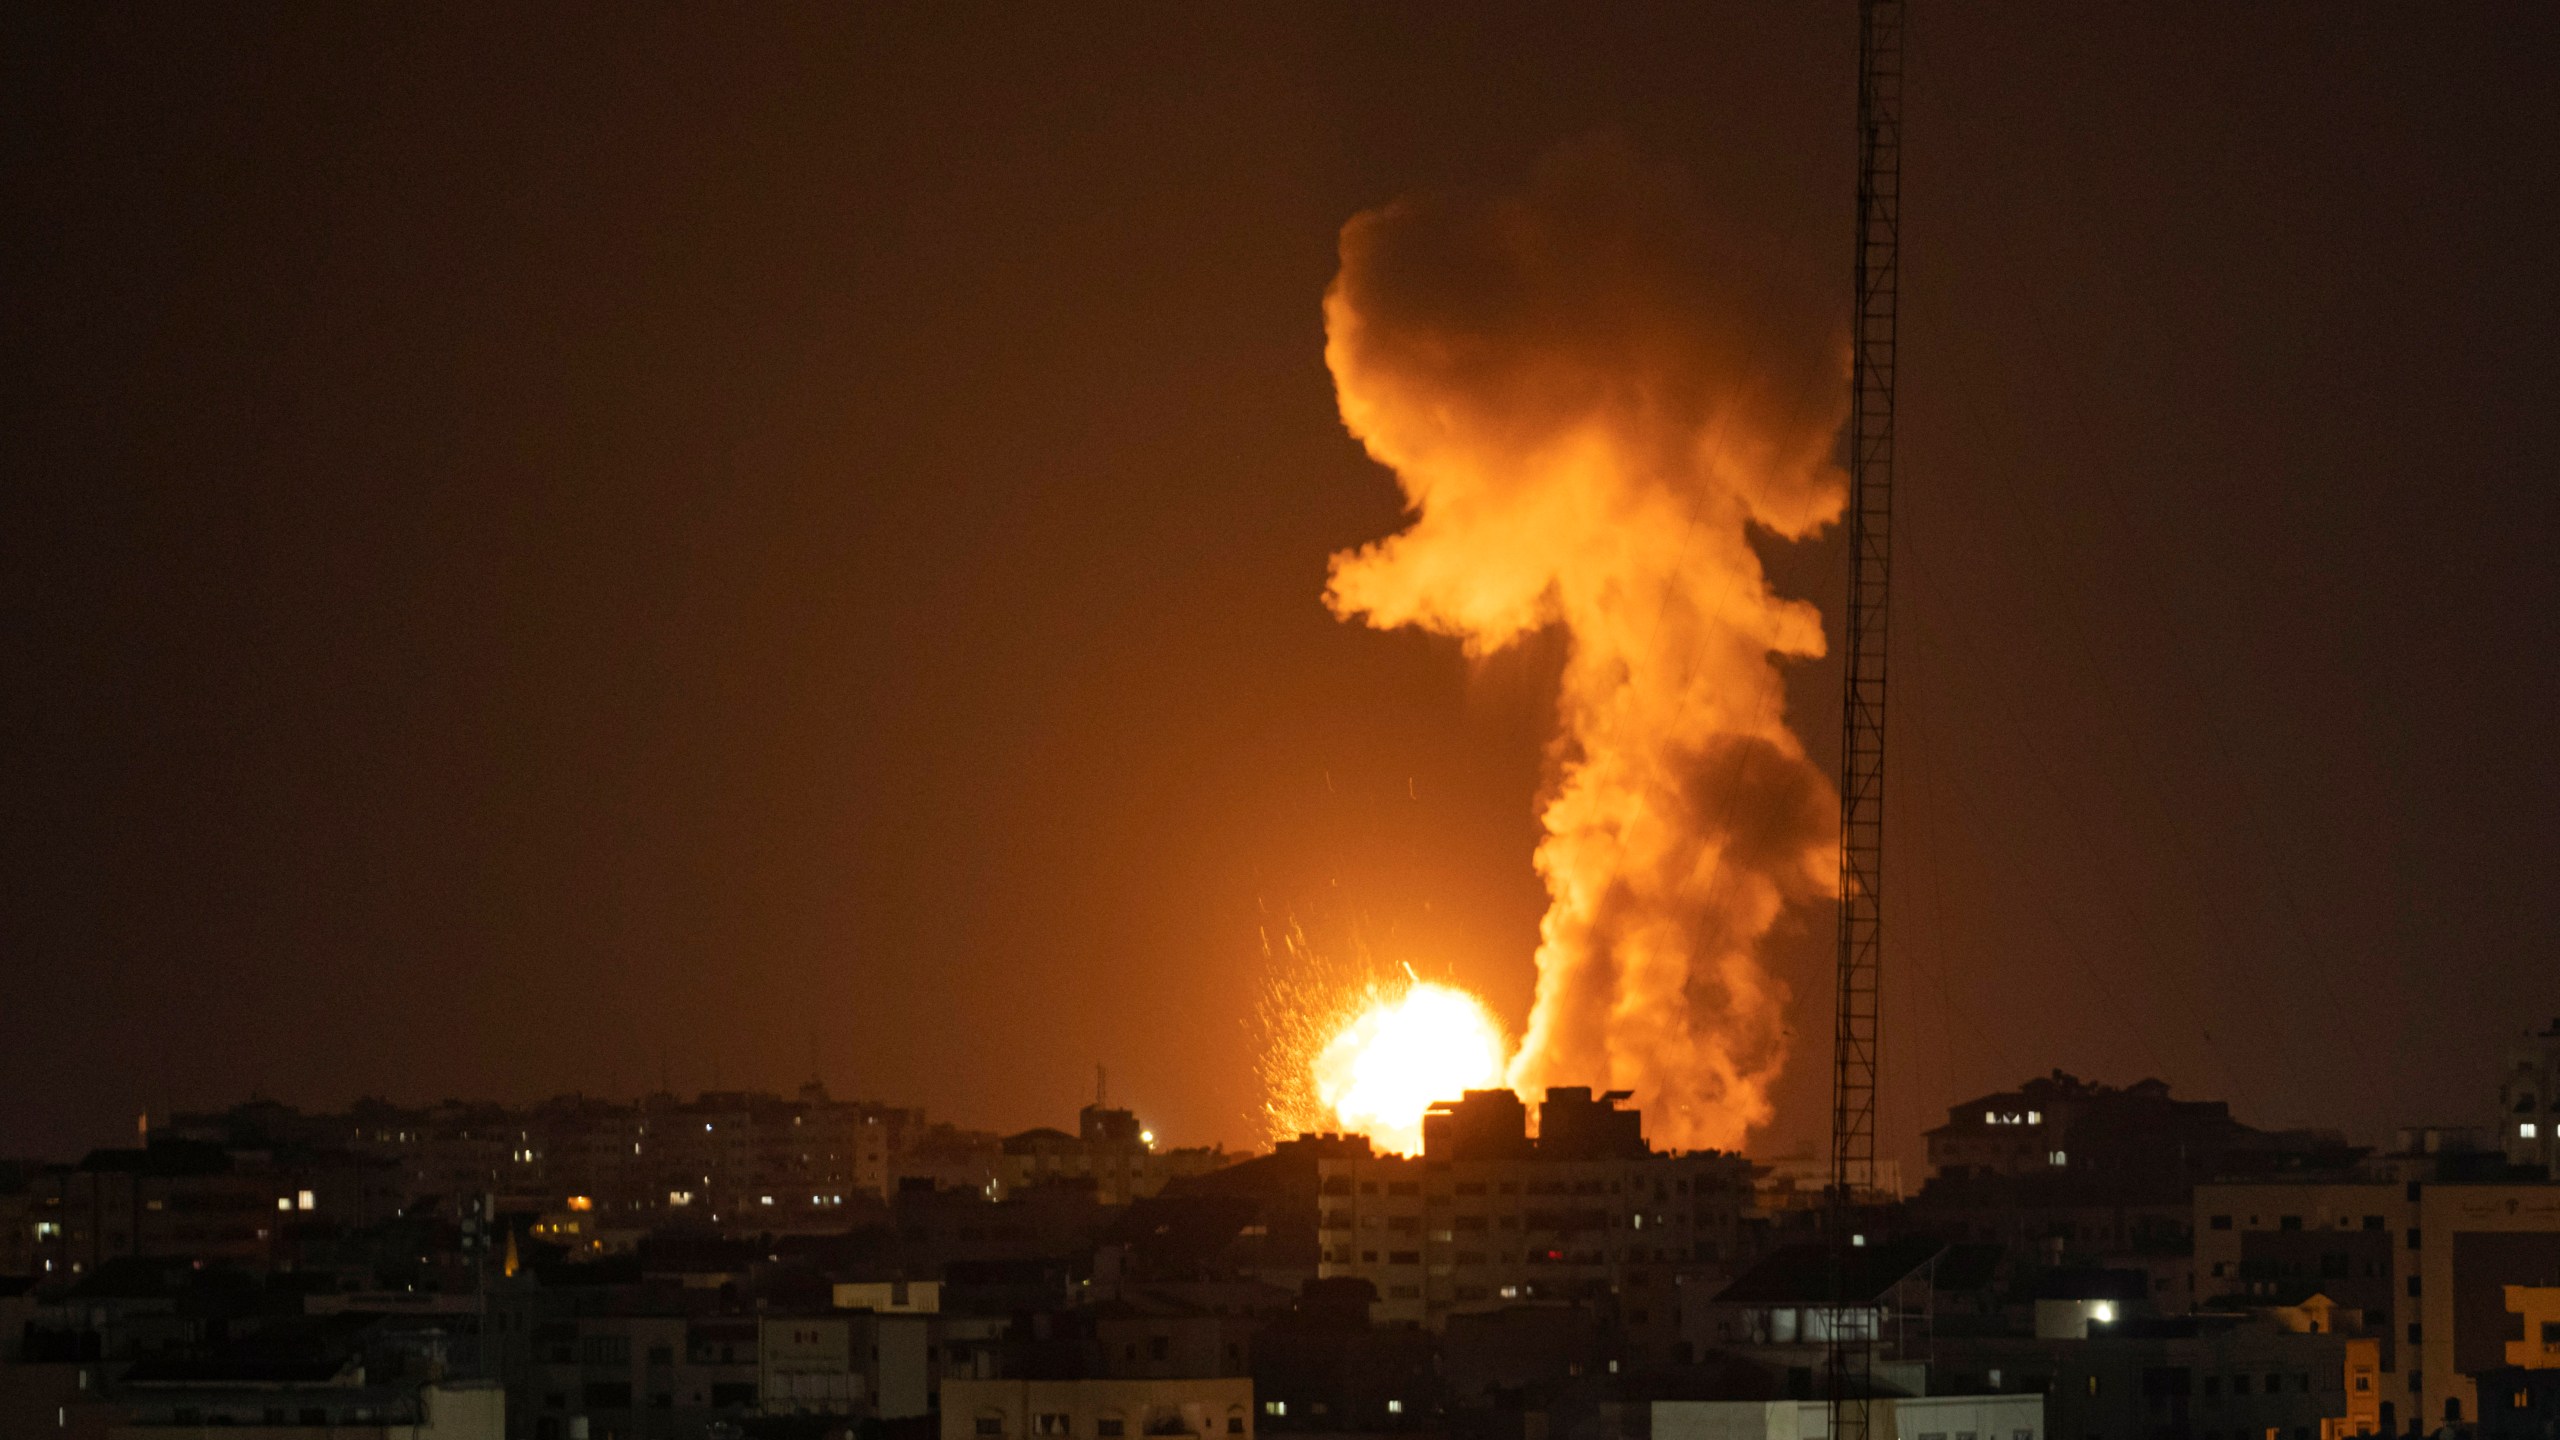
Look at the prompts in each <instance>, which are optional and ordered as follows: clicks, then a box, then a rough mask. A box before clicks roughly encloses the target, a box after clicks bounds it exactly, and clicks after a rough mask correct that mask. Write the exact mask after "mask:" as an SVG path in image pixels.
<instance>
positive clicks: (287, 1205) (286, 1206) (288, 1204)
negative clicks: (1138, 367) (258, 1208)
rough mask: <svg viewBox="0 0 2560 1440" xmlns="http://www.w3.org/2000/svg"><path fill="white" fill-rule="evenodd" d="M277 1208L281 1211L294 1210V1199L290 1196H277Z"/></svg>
mask: <svg viewBox="0 0 2560 1440" xmlns="http://www.w3.org/2000/svg"><path fill="white" fill-rule="evenodd" d="M276 1208H277V1209H279V1210H290V1209H292V1208H293V1197H292V1196H290V1195H279V1196H277V1197H276Z"/></svg>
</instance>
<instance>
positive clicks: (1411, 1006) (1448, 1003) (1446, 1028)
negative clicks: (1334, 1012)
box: [1315, 980, 1507, 1155]
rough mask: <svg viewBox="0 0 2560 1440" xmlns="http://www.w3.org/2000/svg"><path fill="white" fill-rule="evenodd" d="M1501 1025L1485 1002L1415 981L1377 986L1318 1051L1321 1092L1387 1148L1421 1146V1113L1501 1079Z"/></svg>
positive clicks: (1343, 1119)
mask: <svg viewBox="0 0 2560 1440" xmlns="http://www.w3.org/2000/svg"><path fill="white" fill-rule="evenodd" d="M1506 1049H1507V1047H1506V1046H1505V1044H1504V1043H1503V1035H1502V1026H1501V1024H1500V1022H1498V1021H1496V1020H1495V1019H1494V1018H1493V1015H1492V1013H1491V1012H1490V1011H1488V1010H1486V1009H1485V1008H1484V1002H1483V1001H1481V1000H1478V999H1477V998H1476V997H1474V996H1473V995H1470V994H1468V993H1467V992H1466V991H1464V990H1460V989H1458V988H1456V987H1454V986H1450V985H1441V984H1437V983H1435V982H1433V981H1429V980H1416V981H1413V982H1411V983H1410V984H1408V985H1407V986H1406V987H1405V989H1404V992H1403V993H1402V994H1398V995H1383V994H1377V993H1376V992H1374V991H1373V992H1372V999H1371V1001H1370V1004H1369V1006H1368V1008H1367V1009H1365V1010H1363V1011H1361V1012H1360V1013H1359V1014H1358V1015H1357V1016H1356V1017H1354V1018H1353V1019H1352V1021H1351V1023H1350V1024H1348V1025H1345V1026H1344V1027H1342V1029H1341V1030H1340V1031H1338V1032H1337V1033H1336V1034H1335V1035H1334V1037H1333V1039H1332V1041H1331V1042H1330V1043H1328V1044H1327V1045H1326V1046H1325V1047H1324V1050H1323V1052H1322V1053H1320V1054H1318V1055H1317V1056H1316V1058H1315V1088H1316V1096H1317V1098H1318V1099H1319V1100H1321V1101H1322V1102H1323V1103H1324V1106H1325V1108H1326V1109H1327V1110H1329V1111H1331V1112H1332V1113H1333V1115H1334V1117H1335V1118H1336V1119H1337V1120H1338V1121H1339V1122H1340V1123H1341V1125H1342V1128H1343V1129H1344V1130H1346V1131H1359V1132H1361V1133H1364V1134H1366V1135H1367V1136H1368V1137H1369V1141H1370V1143H1371V1144H1373V1145H1375V1146H1377V1147H1378V1148H1379V1149H1382V1150H1397V1151H1401V1152H1403V1153H1405V1154H1407V1155H1414V1154H1419V1153H1421V1150H1422V1114H1423V1112H1424V1111H1425V1110H1428V1109H1430V1108H1431V1105H1432V1102H1434V1101H1437V1100H1455V1099H1457V1098H1458V1096H1459V1095H1460V1094H1461V1093H1462V1092H1464V1091H1468V1090H1486V1089H1491V1088H1493V1087H1495V1086H1498V1085H1500V1084H1501V1083H1502V1076H1503V1069H1504V1065H1505V1058H1506V1057H1505V1053H1504V1052H1505V1050H1506Z"/></svg>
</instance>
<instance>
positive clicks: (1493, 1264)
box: [1317, 1088, 1752, 1337]
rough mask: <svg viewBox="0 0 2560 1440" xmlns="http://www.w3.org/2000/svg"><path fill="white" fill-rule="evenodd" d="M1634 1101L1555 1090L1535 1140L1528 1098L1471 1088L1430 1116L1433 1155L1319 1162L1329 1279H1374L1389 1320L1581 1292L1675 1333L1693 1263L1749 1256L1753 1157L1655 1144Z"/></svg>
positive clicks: (1633, 1321)
mask: <svg viewBox="0 0 2560 1440" xmlns="http://www.w3.org/2000/svg"><path fill="white" fill-rule="evenodd" d="M1624 1098H1625V1097H1624V1096H1623V1095H1621V1094H1616V1093H1612V1094H1610V1095H1605V1096H1601V1097H1599V1098H1597V1099H1595V1098H1593V1097H1592V1095H1591V1092H1590V1091H1588V1090H1575V1089H1563V1088H1558V1089H1551V1090H1549V1091H1548V1092H1547V1098H1546V1102H1545V1103H1544V1104H1543V1105H1542V1106H1541V1107H1540V1117H1539V1118H1540V1129H1539V1134H1538V1135H1537V1136H1536V1137H1535V1138H1534V1139H1533V1138H1532V1137H1531V1136H1530V1135H1529V1134H1528V1129H1527V1107H1526V1106H1524V1105H1523V1104H1522V1103H1521V1102H1520V1100H1519V1099H1518V1098H1517V1097H1515V1096H1513V1095H1512V1094H1511V1093H1510V1092H1509V1091H1506V1090H1479V1091H1469V1092H1468V1093H1467V1095H1466V1096H1465V1097H1464V1098H1463V1099H1461V1100H1459V1101H1456V1102H1452V1103H1450V1104H1447V1105H1445V1106H1442V1107H1440V1108H1439V1110H1438V1111H1437V1112H1436V1113H1435V1114H1434V1115H1432V1116H1431V1117H1430V1118H1429V1120H1428V1121H1426V1124H1425V1127H1424V1133H1423V1153H1422V1154H1421V1155H1419V1156H1412V1157H1407V1156H1397V1155H1370V1156H1357V1155H1353V1156H1347V1157H1343V1158H1333V1159H1324V1160H1320V1161H1318V1162H1317V1170H1318V1180H1319V1185H1318V1189H1319V1212H1318V1220H1317V1225H1318V1243H1319V1254H1318V1266H1317V1269H1318V1275H1319V1276H1320V1277H1321V1278H1325V1279H1335V1278H1357V1279H1362V1280H1366V1281H1368V1282H1369V1283H1370V1284H1371V1285H1372V1286H1374V1287H1375V1288H1376V1291H1377V1296H1378V1299H1377V1302H1376V1305H1375V1307H1374V1308H1373V1311H1372V1316H1373V1318H1374V1319H1375V1320H1376V1321H1377V1322H1378V1323H1381V1324H1405V1325H1418V1326H1422V1327H1425V1328H1427V1329H1431V1330H1438V1329H1441V1328H1442V1327H1443V1325H1445V1323H1446V1322H1447V1320H1448V1318H1449V1317H1450V1316H1451V1315H1454V1314H1462V1313H1468V1312H1475V1311H1485V1310H1494V1309H1500V1308H1502V1307H1504V1306H1508V1305H1513V1304H1518V1303H1521V1302H1530V1301H1568V1302H1579V1303H1604V1304H1607V1305H1609V1306H1611V1307H1612V1308H1614V1310H1615V1311H1616V1313H1617V1317H1618V1319H1619V1321H1620V1323H1621V1324H1622V1325H1623V1326H1625V1327H1626V1328H1627V1329H1628V1330H1630V1331H1633V1332H1645V1331H1651V1330H1659V1331H1661V1332H1662V1333H1663V1334H1664V1335H1665V1336H1670V1337H1676V1335H1677V1333H1678V1327H1679V1304H1678V1300H1677V1291H1676V1282H1677V1279H1678V1277H1679V1275H1680V1274H1681V1273H1682V1272H1683V1271H1685V1270H1691V1269H1697V1268H1706V1269H1721V1268H1722V1267H1724V1266H1727V1265H1730V1264H1731V1263H1732V1262H1733V1260H1734V1259H1735V1257H1736V1254H1737V1252H1738V1250H1739V1247H1740V1239H1741V1227H1742V1218H1743V1215H1744V1213H1745V1212H1746V1211H1747V1210H1748V1209H1749V1207H1750V1204H1751V1197H1752V1187H1751V1175H1752V1171H1751V1165H1750V1163H1749V1162H1748V1161H1746V1160H1744V1159H1743V1158H1742V1157H1740V1156H1738V1155H1730V1154H1725V1153H1722V1152H1717V1151H1699V1152H1693V1153H1687V1154H1669V1153H1661V1152H1656V1151H1654V1150H1652V1149H1651V1148H1650V1147H1648V1146H1647V1145H1646V1144H1645V1142H1644V1139H1643V1136H1642V1134H1641V1131H1640V1129H1639V1128H1638V1127H1639V1125H1640V1123H1641V1122H1640V1117H1639V1116H1638V1114H1637V1113H1636V1112H1635V1111H1632V1110H1622V1109H1620V1108H1619V1107H1618V1102H1619V1101H1620V1100H1622V1099H1624Z"/></svg>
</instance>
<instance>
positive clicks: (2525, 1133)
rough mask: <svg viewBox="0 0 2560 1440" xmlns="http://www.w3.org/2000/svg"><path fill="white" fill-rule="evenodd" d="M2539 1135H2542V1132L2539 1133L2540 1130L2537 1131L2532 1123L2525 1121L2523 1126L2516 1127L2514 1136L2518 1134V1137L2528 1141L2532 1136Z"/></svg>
mask: <svg viewBox="0 0 2560 1440" xmlns="http://www.w3.org/2000/svg"><path fill="white" fill-rule="evenodd" d="M2541 1133H2542V1132H2541V1130H2540V1129H2538V1128H2536V1127H2535V1125H2534V1123H2533V1122H2532V1121H2530V1120H2527V1121H2525V1122H2524V1123H2523V1124H2521V1125H2518V1126H2517V1127H2516V1134H2518V1135H2520V1136H2522V1137H2524V1138H2525V1139H2527V1140H2530V1139H2532V1138H2533V1137H2534V1136H2536V1135H2539V1134H2541Z"/></svg>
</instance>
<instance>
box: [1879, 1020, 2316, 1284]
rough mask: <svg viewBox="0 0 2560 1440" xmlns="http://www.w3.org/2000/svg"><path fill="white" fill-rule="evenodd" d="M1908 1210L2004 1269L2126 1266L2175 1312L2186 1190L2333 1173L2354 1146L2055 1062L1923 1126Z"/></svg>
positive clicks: (2188, 1266) (2183, 1270) (2183, 1259)
mask: <svg viewBox="0 0 2560 1440" xmlns="http://www.w3.org/2000/svg"><path fill="white" fill-rule="evenodd" d="M1928 1145H1929V1164H1930V1176H1929V1180H1928V1183H1927V1184H1926V1185H1925V1186H1924V1187H1923V1188H1922V1190H1921V1192H1920V1194H1919V1196H1918V1197H1917V1199H1916V1200H1915V1201H1914V1204H1913V1210H1914V1215H1915V1218H1916V1219H1917V1220H1918V1221H1919V1222H1920V1223H1921V1224H1922V1225H1923V1226H1925V1227H1926V1228H1928V1229H1929V1230H1931V1231H1932V1232H1933V1233H1936V1234H1938V1235H1940V1236H1942V1237H1943V1238H1945V1239H1947V1240H1950V1241H1954V1242H1956V1243H1959V1244H1982V1245H1995V1246H1998V1247H1999V1249H2000V1251H2001V1253H2002V1255H2003V1257H2004V1264H2005V1268H2006V1269H2007V1270H2008V1271H2009V1272H2010V1273H2011V1274H2012V1275H2021V1276H2022V1275H2025V1274H2031V1273H2033V1272H2035V1271H2039V1270H2048V1269H2084V1268H2104V1269H2109V1270H2121V1271H2132V1272H2139V1273H2141V1274H2142V1275H2143V1277H2144V1284H2145V1288H2146V1290H2147V1298H2148V1299H2149V1301H2150V1302H2151V1303H2152V1304H2153V1305H2154V1306H2155V1307H2157V1308H2158V1309H2159V1310H2160V1311H2162V1312H2164V1313H2176V1312H2178V1311H2181V1310H2184V1309H2185V1308H2186V1307H2187V1306H2188V1304H2189V1303H2191V1301H2192V1299H2193V1297H2194V1296H2195V1295H2196V1294H2197V1293H2198V1286H2197V1282H2196V1279H2195V1274H2194V1237H2193V1236H2192V1234H2191V1233H2190V1227H2191V1226H2192V1224H2193V1220H2194V1215H2195V1206H2194V1198H2195V1187H2196V1185H2197V1184H2198V1183H2199V1182H2200V1181H2204V1180H2211V1179H2227V1178H2232V1177H2235V1176H2274V1175H2283V1174H2303V1173H2338V1172H2345V1171H2348V1170H2350V1169H2351V1168H2352V1167H2353V1165H2354V1164H2355V1163H2356V1162H2357V1161H2358V1160H2359V1159H2361V1158H2362V1156H2363V1155H2364V1153H2365V1152H2364V1151H2362V1150H2359V1149H2356V1148H2354V1147H2352V1146H2349V1145H2347V1144H2346V1142H2345V1140H2344V1138H2343V1137H2341V1136H2338V1135H2335V1134H2332V1133H2329V1132H2324V1131H2280V1132H2273V1131H2262V1130H2258V1129H2254V1128H2252V1127H2250V1126H2248V1125H2244V1124H2242V1123H2240V1122H2239V1121H2238V1120H2235V1119H2233V1118H2232V1115H2231V1111H2230V1107H2229V1106H2228V1105H2226V1104H2224V1103H2223V1102H2221V1101H2218V1100H2180V1099H2176V1098H2174V1097H2172V1096H2171V1095H2170V1093H2169V1087H2168V1086H2167V1085H2165V1084H2163V1083H2162V1082H2160V1081H2157V1080H2144V1081H2141V1082H2138V1083H2136V1084H2133V1085H2128V1086H2124V1087H2122V1088H2118V1087H2116V1086H2112V1085H2101V1084H2095V1083H2092V1082H2089V1081H2084V1080H2081V1079H2079V1078H2077V1077H2075V1076H2072V1075H2069V1074H2066V1073H2064V1072H2062V1071H2059V1070H2057V1071H2055V1072H2053V1074H2051V1075H2050V1076H2047V1077H2044V1078H2041V1079H2036V1080H2030V1081H2028V1082H2027V1083H2026V1084H2024V1085H2021V1086H2019V1087H2018V1088H2016V1089H2014V1090H2007V1091H2002V1092H2000V1093H1998V1094H1993V1095H1984V1096H1979V1097H1976V1098H1975V1099H1972V1100H1968V1101H1965V1102H1963V1103H1961V1104H1957V1105H1953V1106H1950V1107H1949V1108H1948V1111H1947V1120H1946V1123H1945V1124H1943V1125H1940V1126H1938V1127H1937V1128H1935V1129H1933V1130H1931V1131H1929V1133H1928Z"/></svg>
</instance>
